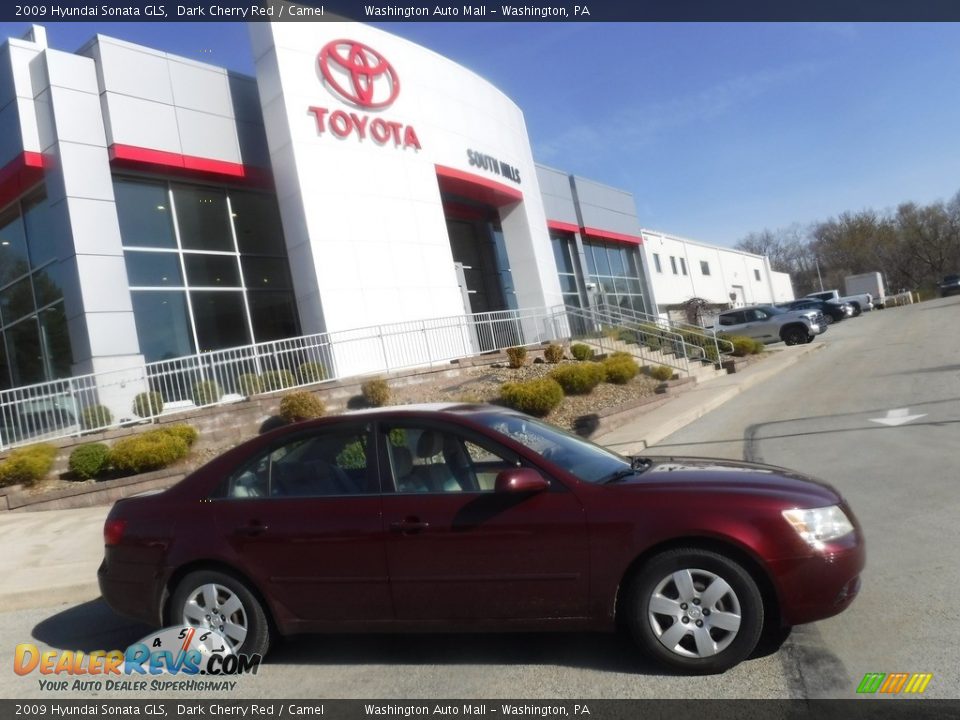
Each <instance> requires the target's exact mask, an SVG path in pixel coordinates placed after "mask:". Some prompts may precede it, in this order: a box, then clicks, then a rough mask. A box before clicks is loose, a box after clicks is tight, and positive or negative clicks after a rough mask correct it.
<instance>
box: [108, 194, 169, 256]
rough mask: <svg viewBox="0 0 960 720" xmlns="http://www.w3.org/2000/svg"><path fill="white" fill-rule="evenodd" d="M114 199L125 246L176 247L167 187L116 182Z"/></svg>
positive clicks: (121, 237)
mask: <svg viewBox="0 0 960 720" xmlns="http://www.w3.org/2000/svg"><path fill="white" fill-rule="evenodd" d="M113 195H114V198H115V199H116V203H117V218H118V219H119V221H120V240H121V242H122V243H123V244H124V245H125V246H128V247H130V246H137V247H158V248H175V247H176V246H177V240H176V237H175V236H174V234H173V222H172V220H171V216H170V199H169V197H168V196H167V187H166V185H165V184H163V183H151V182H141V181H138V180H114V181H113Z"/></svg>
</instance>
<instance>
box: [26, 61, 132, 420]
mask: <svg viewBox="0 0 960 720" xmlns="http://www.w3.org/2000/svg"><path fill="white" fill-rule="evenodd" d="M30 77H31V82H32V85H33V93H34V99H35V105H36V113H37V124H38V126H39V135H40V144H41V147H42V149H43V153H44V155H45V156H46V158H47V159H48V164H49V169H48V171H47V174H46V192H47V197H48V202H49V212H50V214H51V221H52V225H53V226H54V227H55V228H56V229H57V233H56V234H57V237H58V240H59V247H58V255H59V257H60V258H61V259H62V260H63V267H62V269H63V272H62V275H63V276H64V280H63V292H64V306H65V310H66V315H67V323H68V328H69V332H70V341H71V345H72V349H73V371H74V374H75V375H79V374H85V373H109V375H108V376H103V377H100V378H98V379H97V387H96V395H97V397H96V399H95V400H94V399H93V398H92V397H87V398H84V402H85V403H88V404H89V403H91V402H99V403H100V404H103V405H106V406H107V407H109V408H110V410H111V413H112V415H113V418H114V419H115V420H120V419H123V418H128V417H132V416H133V413H132V401H133V396H134V395H136V393H138V392H141V391H142V390H144V389H146V387H145V383H144V382H143V377H144V371H143V364H144V359H143V356H142V355H141V354H140V348H139V343H138V340H137V329H136V324H135V322H134V316H133V307H132V303H131V298H130V288H129V284H128V282H127V272H126V267H125V265H124V261H123V247H122V244H121V241H120V227H119V223H118V220H117V211H116V205H115V202H114V195H113V183H112V178H111V172H110V162H109V156H108V152H107V143H106V134H105V131H104V122H103V115H102V111H101V105H100V97H99V86H98V83H97V74H96V67H95V64H94V61H93V60H92V59H90V58H87V57H82V56H79V55H73V54H70V53H63V52H58V51H55V50H50V49H46V50H44V51H43V52H42V53H40V54H38V55H37V56H36V57H35V58H34V59H33V60H32V61H31V62H30ZM144 122H149V118H144Z"/></svg>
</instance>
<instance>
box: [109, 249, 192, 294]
mask: <svg viewBox="0 0 960 720" xmlns="http://www.w3.org/2000/svg"><path fill="white" fill-rule="evenodd" d="M123 259H124V261H125V262H126V265H127V280H128V281H129V283H130V285H131V286H132V287H164V286H168V285H169V286H172V287H181V286H183V277H182V273H181V272H180V256H179V255H177V254H175V253H156V252H132V251H130V250H127V251H126V252H125V253H124V254H123Z"/></svg>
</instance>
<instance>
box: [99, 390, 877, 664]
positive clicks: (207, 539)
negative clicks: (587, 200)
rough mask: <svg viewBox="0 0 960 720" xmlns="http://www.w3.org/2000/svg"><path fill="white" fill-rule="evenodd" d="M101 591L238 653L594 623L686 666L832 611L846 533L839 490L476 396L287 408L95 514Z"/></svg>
mask: <svg viewBox="0 0 960 720" xmlns="http://www.w3.org/2000/svg"><path fill="white" fill-rule="evenodd" d="M104 535H105V541H106V552H105V558H104V561H103V564H102V566H101V567H100V571H99V579H100V588H101V590H102V592H103V596H104V598H106V600H107V602H108V603H109V604H110V605H111V607H113V608H114V609H115V610H117V611H118V612H120V613H123V614H124V615H128V616H131V617H134V618H137V619H140V620H144V621H146V622H149V623H152V624H154V625H163V624H167V625H174V624H181V623H182V624H188V625H192V626H195V627H198V628H212V629H215V630H217V631H218V632H219V633H220V634H221V635H223V636H224V637H225V638H226V639H227V641H228V642H229V643H230V644H231V645H232V647H233V649H234V650H236V651H238V652H245V653H260V654H263V653H265V652H266V651H267V649H268V647H269V644H270V640H271V637H272V636H273V635H274V634H275V633H279V634H281V635H287V634H292V633H299V632H356V631H367V632H381V631H388V630H389V631H392V630H433V629H442V630H451V631H472V630H477V631H479V630H497V631H502V630H600V631H610V630H613V629H614V628H616V627H617V625H618V622H617V621H618V620H622V621H624V624H625V625H626V626H627V627H629V628H630V631H631V632H632V634H633V636H634V638H635V639H636V641H637V643H638V644H639V645H640V647H641V648H642V649H643V650H644V651H646V652H647V653H649V654H650V655H651V656H653V657H654V658H656V659H658V660H659V661H661V662H662V663H665V664H667V665H670V666H673V667H675V668H680V669H682V670H685V671H688V672H720V671H723V670H725V669H727V668H729V667H731V666H733V665H735V664H737V663H738V662H740V661H741V660H743V659H744V658H746V657H747V656H749V655H750V653H751V652H752V651H753V649H754V647H755V646H756V644H757V642H758V639H759V638H760V636H761V632H762V631H763V630H764V629H765V628H766V629H768V630H774V631H779V629H780V628H783V627H789V626H791V625H795V624H798V623H806V622H811V621H813V620H819V619H821V618H826V617H829V616H831V615H834V614H836V613H839V612H841V611H842V610H844V609H845V608H846V607H847V606H848V605H850V603H851V602H852V600H853V598H854V596H855V595H856V594H857V590H858V589H859V586H860V579H859V575H860V572H861V570H862V569H863V566H864V559H865V552H864V543H863V535H862V533H861V530H860V527H859V526H858V524H857V521H856V519H855V518H854V516H853V513H851V511H850V508H849V507H848V506H847V504H846V503H845V501H844V500H843V498H842V497H841V496H840V494H839V493H837V491H836V490H834V489H832V488H831V487H829V486H827V485H824V484H822V483H819V482H815V481H813V480H811V479H809V478H807V477H804V476H802V475H799V474H796V473H793V472H790V471H787V470H783V469H781V468H776V467H770V466H765V465H750V464H744V463H736V462H728V461H725V460H711V459H693V458H642V457H635V458H629V457H622V456H620V455H617V454H615V453H613V452H611V451H609V450H606V449H604V448H601V447H599V446H597V445H594V444H592V443H589V442H586V441H584V440H582V439H581V438H578V437H575V436H572V435H568V434H566V433H564V432H561V431H560V430H558V429H556V428H555V427H553V426H551V425H548V424H546V423H543V422H541V421H539V420H534V419H532V418H530V417H527V416H525V415H521V414H518V413H514V412H511V411H507V410H503V409H501V408H495V407H490V406H482V405H461V406H409V407H395V408H385V409H380V410H375V411H364V412H358V413H351V414H346V415H340V416H336V417H329V418H324V419H321V420H316V421H311V422H306V423H299V424H296V425H290V426H287V427H284V428H281V429H279V430H275V431H273V432H271V433H269V434H266V435H262V436H260V437H258V438H256V439H254V440H251V441H249V442H247V443H245V444H243V445H241V446H239V447H237V448H235V449H233V450H231V451H230V452H228V453H226V454H224V455H222V456H221V457H219V458H217V459H216V460H213V461H212V462H210V463H209V464H207V465H206V466H205V467H203V468H201V469H200V470H198V471H196V472H195V473H193V474H192V475H190V476H189V477H188V478H186V479H185V480H183V481H182V482H180V483H179V484H178V485H176V486H175V487H172V488H170V489H169V490H167V491H166V492H163V493H161V494H158V495H152V496H148V497H140V498H131V499H127V500H121V501H120V502H118V503H117V504H116V505H115V506H114V507H113V510H112V511H111V512H110V515H109V517H108V518H107V522H106V526H105V528H104Z"/></svg>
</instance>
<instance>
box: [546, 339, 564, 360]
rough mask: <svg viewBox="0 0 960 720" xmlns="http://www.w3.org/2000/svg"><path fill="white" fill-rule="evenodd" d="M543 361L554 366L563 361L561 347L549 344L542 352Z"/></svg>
mask: <svg viewBox="0 0 960 720" xmlns="http://www.w3.org/2000/svg"><path fill="white" fill-rule="evenodd" d="M543 359H544V360H546V361H547V362H548V363H550V364H552V365H556V364H557V363H558V362H560V361H561V360H563V345H558V344H557V343H550V344H549V345H547V347H545V348H544V350H543Z"/></svg>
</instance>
